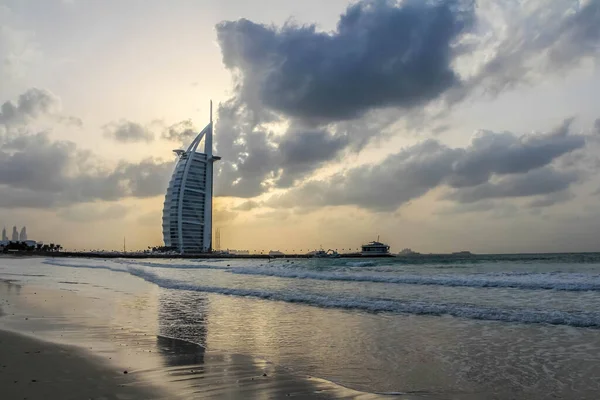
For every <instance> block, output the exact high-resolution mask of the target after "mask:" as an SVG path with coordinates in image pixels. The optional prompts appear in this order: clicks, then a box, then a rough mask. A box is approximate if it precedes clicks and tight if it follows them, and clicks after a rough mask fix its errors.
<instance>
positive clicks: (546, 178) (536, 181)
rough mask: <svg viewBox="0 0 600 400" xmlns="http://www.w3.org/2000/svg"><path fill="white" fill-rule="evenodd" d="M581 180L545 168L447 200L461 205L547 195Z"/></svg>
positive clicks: (573, 174) (456, 193) (458, 193)
mask: <svg viewBox="0 0 600 400" xmlns="http://www.w3.org/2000/svg"><path fill="white" fill-rule="evenodd" d="M579 178H580V176H579V174H578V173H577V172H575V171H558V170H556V169H555V168H552V167H545V168H541V169H536V170H533V171H530V172H527V173H524V174H517V175H511V176H506V177H503V178H502V179H500V180H499V181H498V182H486V183H483V184H480V185H477V186H474V187H470V188H463V189H461V190H458V191H454V192H452V193H451V194H449V195H448V196H447V198H448V199H451V200H454V201H457V202H459V203H473V202H476V201H480V200H485V199H497V198H507V197H528V196H536V195H545V194H550V193H556V192H560V191H563V190H566V189H567V188H569V186H570V185H571V184H572V183H575V182H577V181H578V180H579Z"/></svg>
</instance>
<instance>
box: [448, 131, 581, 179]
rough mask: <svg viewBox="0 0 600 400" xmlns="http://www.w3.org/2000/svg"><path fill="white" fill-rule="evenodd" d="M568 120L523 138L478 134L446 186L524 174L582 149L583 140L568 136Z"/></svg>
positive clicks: (490, 133)
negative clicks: (501, 175) (546, 131)
mask: <svg viewBox="0 0 600 400" xmlns="http://www.w3.org/2000/svg"><path fill="white" fill-rule="evenodd" d="M571 122H572V119H567V120H565V121H564V122H563V124H562V125H560V126H559V127H558V128H556V129H555V130H554V131H552V132H550V133H548V134H537V135H524V136H521V137H518V136H516V135H514V134H512V133H508V132H505V133H494V132H490V131H481V132H479V133H478V134H477V135H476V136H475V138H473V139H472V141H471V146H469V147H468V148H467V149H465V151H464V153H463V155H462V157H460V159H459V160H457V161H456V163H455V164H454V165H453V172H454V173H453V175H452V177H451V178H450V181H449V184H450V185H451V186H453V187H463V186H473V185H477V184H480V183H484V182H487V181H488V180H489V178H490V176H491V175H492V174H515V173H524V172H528V171H530V170H532V169H535V168H539V167H541V166H544V165H546V164H548V163H549V162H551V161H552V160H554V159H555V158H557V157H559V156H561V155H563V154H566V153H570V152H571V151H573V150H576V149H580V148H582V147H584V146H585V138H584V137H583V136H580V135H569V134H568V131H569V127H570V125H571Z"/></svg>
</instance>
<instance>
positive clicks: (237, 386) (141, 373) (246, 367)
mask: <svg viewBox="0 0 600 400" xmlns="http://www.w3.org/2000/svg"><path fill="white" fill-rule="evenodd" d="M96 301H98V302H100V299H98V300H96ZM99 304H100V305H102V304H103V302H100V303H99ZM97 306H98V304H95V303H94V302H93V299H92V300H90V299H89V298H86V297H82V296H80V295H77V294H76V293H75V292H70V291H63V290H61V291H57V290H52V289H47V288H43V287H40V286H34V285H22V284H20V282H19V281H18V280H13V281H0V312H1V310H2V309H3V307H4V309H3V310H4V313H5V315H4V316H2V317H0V387H1V388H3V389H2V395H1V396H0V398H1V399H2V400H5V399H6V400H13V399H15V400H16V399H24V398H27V399H30V400H31V399H120V400H127V399H254V398H260V399H285V398H294V399H359V400H370V399H378V398H382V397H383V398H388V396H381V395H376V394H371V393H363V392H358V391H355V390H351V389H347V388H345V387H342V386H339V385H336V384H334V383H332V382H329V381H326V380H321V379H318V378H314V377H309V376H303V375H296V374H293V373H292V372H290V371H288V370H286V369H284V368H281V367H278V366H277V365H274V364H272V363H269V362H266V361H264V360H261V359H256V358H254V357H250V356H246V355H240V354H228V353H223V352H214V351H207V350H206V349H204V348H203V347H202V346H200V345H198V344H195V343H191V342H186V341H183V340H178V339H172V338H169V337H165V336H160V335H156V334H153V331H154V330H153V328H152V327H151V326H147V327H146V326H145V324H146V322H147V321H144V320H132V321H130V322H131V325H125V324H115V323H114V321H112V322H110V321H105V320H102V319H98V318H97V316H96V315H95V314H96V313H95V312H94V307H97ZM1 329H4V330H1ZM154 332H155V331H154ZM70 344H73V345H70ZM125 370H127V374H124V371H125ZM4 388H6V389H7V390H5V389H4ZM394 398H395V399H411V398H413V397H412V396H410V397H409V396H406V397H405V396H394ZM420 398H422V397H420Z"/></svg>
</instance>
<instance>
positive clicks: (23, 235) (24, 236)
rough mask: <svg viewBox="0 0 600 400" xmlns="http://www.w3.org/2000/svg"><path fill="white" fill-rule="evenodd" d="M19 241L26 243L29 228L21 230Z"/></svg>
mask: <svg viewBox="0 0 600 400" xmlns="http://www.w3.org/2000/svg"><path fill="white" fill-rule="evenodd" d="M19 240H20V241H21V242H25V241H26V240H27V227H26V226H24V227H23V229H21V233H20V234H19Z"/></svg>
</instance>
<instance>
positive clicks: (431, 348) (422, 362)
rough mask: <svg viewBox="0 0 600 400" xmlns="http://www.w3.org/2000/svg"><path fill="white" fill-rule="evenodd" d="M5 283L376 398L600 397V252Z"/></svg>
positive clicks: (86, 269)
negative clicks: (49, 291)
mask: <svg viewBox="0 0 600 400" xmlns="http://www.w3.org/2000/svg"><path fill="white" fill-rule="evenodd" d="M0 278H4V279H18V280H19V281H22V282H24V283H30V284H36V285H44V287H48V288H54V289H60V290H68V291H70V292H74V293H76V294H77V295H78V296H79V297H80V298H82V299H87V300H86V301H87V303H89V304H87V303H86V304H87V306H86V307H85V308H83V309H84V310H85V311H83V312H84V313H87V314H90V315H93V316H94V317H98V318H104V319H106V320H111V321H113V323H115V324H116V325H118V326H127V327H129V328H132V327H138V328H140V329H142V328H143V329H145V330H148V331H149V332H154V333H156V334H159V335H162V336H166V337H171V338H176V339H183V340H187V341H189V342H193V343H197V344H200V345H202V346H203V347H205V348H206V349H207V350H210V351H212V350H215V351H220V352H223V353H230V354H241V355H248V356H252V357H257V358H260V359H262V360H265V361H266V362H270V363H273V364H274V365H277V366H279V367H281V368H285V369H287V370H289V371H293V372H296V373H299V374H306V375H311V376H315V377H319V378H322V379H327V380H331V381H334V382H338V383H340V384H342V385H344V386H348V387H351V388H354V389H358V390H362V391H367V392H372V393H378V392H386V393H389V392H404V393H406V392H410V393H416V394H421V395H423V396H425V397H426V396H427V395H436V396H438V395H439V396H442V398H457V399H458V398H500V399H503V398H540V399H542V398H548V397H557V398H590V399H591V398H596V397H597V392H598V391H599V390H600V330H599V328H600V309H599V308H598V305H600V255H577V254H575V255H528V256H484V257H473V258H467V259H462V260H460V259H456V258H443V257H428V258H418V259H408V258H407V259H404V258H403V259H380V260H346V259H335V260H302V259H294V260H276V261H271V262H266V260H201V261H193V260H151V261H150V260H127V259H119V260H101V259H48V260H45V259H22V260H20V259H0ZM82 302H83V300H82ZM67 306H68V305H65V307H67Z"/></svg>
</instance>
